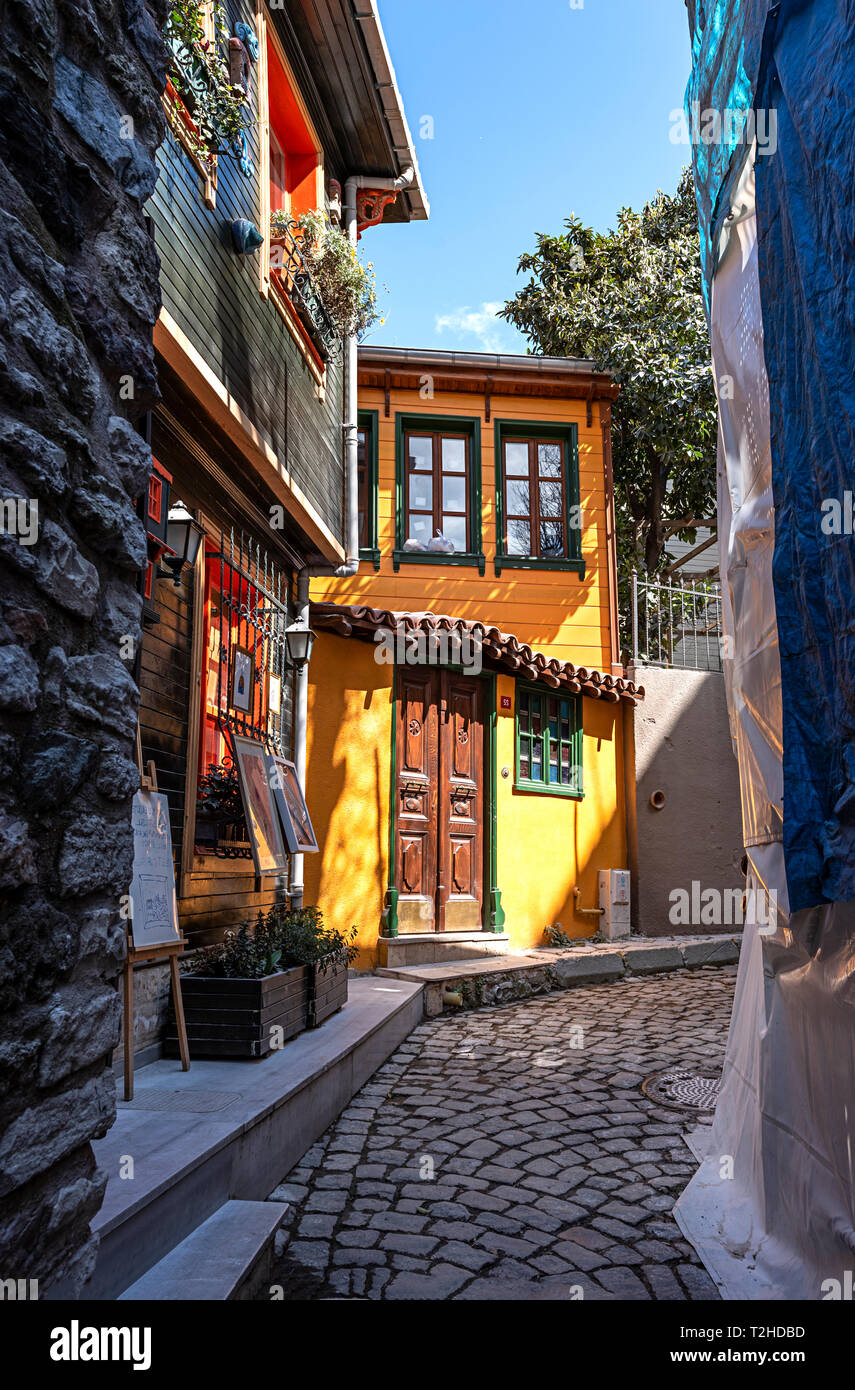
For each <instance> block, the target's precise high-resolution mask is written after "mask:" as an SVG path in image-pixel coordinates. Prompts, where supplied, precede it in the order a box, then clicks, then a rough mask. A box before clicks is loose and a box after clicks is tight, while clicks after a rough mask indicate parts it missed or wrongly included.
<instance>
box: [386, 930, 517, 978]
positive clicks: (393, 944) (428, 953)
mask: <svg viewBox="0 0 855 1390" xmlns="http://www.w3.org/2000/svg"><path fill="white" fill-rule="evenodd" d="M509 949H510V939H509V937H508V934H507V932H412V933H407V934H406V935H405V936H394V937H390V936H381V937H379V938H378V940H377V961H378V964H379V965H381V966H382V967H383V968H384V969H386V968H389V969H394V968H395V967H396V966H399V965H434V964H435V963H437V962H442V961H449V960H471V959H473V958H475V959H477V958H480V957H482V956H488V955H491V956H492V955H497V956H501V955H506V954H507V952H508V950H509Z"/></svg>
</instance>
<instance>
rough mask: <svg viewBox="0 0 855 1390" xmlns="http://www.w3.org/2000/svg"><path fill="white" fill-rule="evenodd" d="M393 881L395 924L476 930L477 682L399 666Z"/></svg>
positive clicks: (480, 770)
mask: <svg viewBox="0 0 855 1390" xmlns="http://www.w3.org/2000/svg"><path fill="white" fill-rule="evenodd" d="M398 682H399V696H398V714H397V719H398V727H397V749H398V756H397V762H398V768H397V787H396V794H397V805H396V820H395V883H396V886H397V889H398V894H399V897H398V929H399V931H400V932H402V933H406V932H427V931H478V930H480V929H481V926H482V916H483V859H484V836H483V822H484V807H483V802H484V797H483V786H484V714H483V704H484V697H483V688H482V685H481V682H480V681H478V680H473V679H472V678H470V677H466V676H457V675H455V674H454V673H453V672H448V671H440V670H432V669H428V668H419V667H412V668H410V667H407V668H404V669H402V670H401V671H399V674H398Z"/></svg>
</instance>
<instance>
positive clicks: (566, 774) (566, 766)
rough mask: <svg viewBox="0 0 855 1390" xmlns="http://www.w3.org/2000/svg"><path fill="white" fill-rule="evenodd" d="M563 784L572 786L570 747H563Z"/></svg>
mask: <svg viewBox="0 0 855 1390" xmlns="http://www.w3.org/2000/svg"><path fill="white" fill-rule="evenodd" d="M561 785H562V786H564V787H569V786H570V749H569V748H568V747H562V749H561Z"/></svg>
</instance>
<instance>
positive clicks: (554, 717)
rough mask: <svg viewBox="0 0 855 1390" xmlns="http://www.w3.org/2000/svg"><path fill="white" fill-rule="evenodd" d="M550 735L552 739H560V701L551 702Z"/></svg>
mask: <svg viewBox="0 0 855 1390" xmlns="http://www.w3.org/2000/svg"><path fill="white" fill-rule="evenodd" d="M549 735H550V738H554V739H557V738H558V701H557V700H550V701H549Z"/></svg>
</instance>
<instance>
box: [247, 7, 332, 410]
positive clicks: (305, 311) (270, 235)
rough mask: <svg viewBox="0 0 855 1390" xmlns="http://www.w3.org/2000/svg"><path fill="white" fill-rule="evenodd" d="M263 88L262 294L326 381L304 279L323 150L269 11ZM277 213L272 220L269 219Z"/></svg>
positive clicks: (323, 352) (320, 328)
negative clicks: (308, 223)
mask: <svg viewBox="0 0 855 1390" xmlns="http://www.w3.org/2000/svg"><path fill="white" fill-rule="evenodd" d="M260 27H261V29H262V33H263V43H262V65H263V73H262V80H261V83H260V122H261V181H262V182H261V203H262V213H261V220H260V223H259V225H260V227H261V230H262V232H264V233H265V240H264V245H263V247H262V249H261V256H260V258H259V274H260V289H261V292H262V294H265V295H266V294H267V293H268V290H271V291H272V296H271V297H272V299H273V301H274V303H275V304H276V307H277V308H278V309H279V311H280V313H281V314H282V316H283V318H284V319H285V321H286V323H287V324H288V325H289V328H290V329H291V331H292V332H293V334H294V336H295V338H296V339H297V342H298V343H299V345H300V347H301V350H302V351H303V355H304V357H305V358H306V360H307V361H308V363H309V365H310V367H311V369H312V371H313V373H314V375H315V377H316V380H317V381H318V383H319V384H322V383H323V373H324V362H325V360H326V356H327V354H328V343H327V341H326V338H325V332H326V330H327V328H328V325H327V324H326V322H325V321H323V322H321V321H320V318H319V313H318V312H317V311H316V307H315V305H314V296H313V292H312V282H311V278H310V277H309V279H308V281H307V280H306V267H305V263H304V260H303V254H302V237H303V233H302V231H301V229H300V228H299V227H298V226H297V225H296V223H297V220H298V219H299V218H300V217H301V216H302V215H303V214H304V213H311V212H316V211H317V210H319V209H320V210H321V211H322V210H323V208H324V204H325V199H324V180H323V153H322V146H321V143H320V139H319V137H318V135H317V132H316V130H315V128H314V125H313V123H312V120H311V118H310V116H309V113H308V110H307V108H306V106H305V103H304V102H303V99H302V96H301V94H300V90H299V88H298V86H297V83H296V81H295V79H294V75H293V73H292V71H291V68H290V66H289V64H288V60H287V59H286V57H285V53H284V50H283V48H282V45H281V43H280V41H279V38H278V36H277V33H276V28H275V21H274V19H273V18H272V16H271V15H270V14H269V13H268V12H267V10H266V9H265V10H264V14H263V23H261V24H260ZM275 214H279V216H278V217H276V220H275V222H272V221H271V219H273V218H274V215H275Z"/></svg>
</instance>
